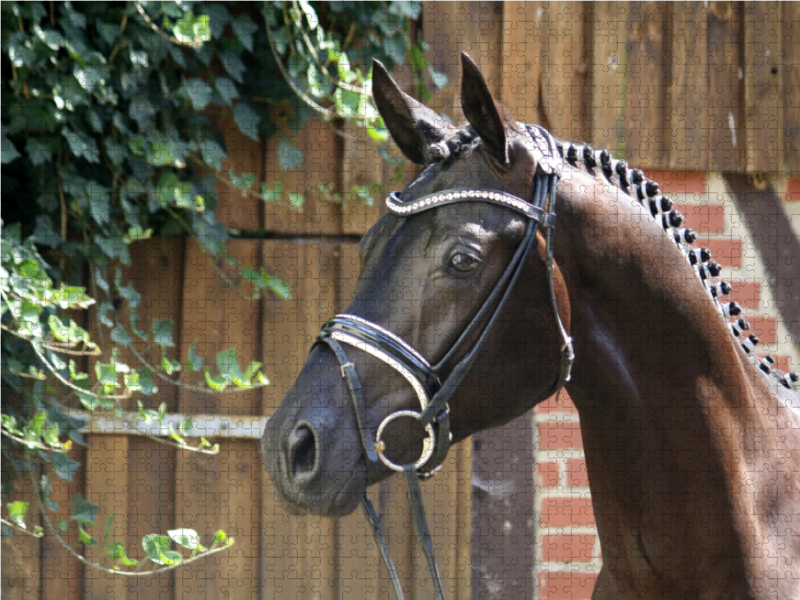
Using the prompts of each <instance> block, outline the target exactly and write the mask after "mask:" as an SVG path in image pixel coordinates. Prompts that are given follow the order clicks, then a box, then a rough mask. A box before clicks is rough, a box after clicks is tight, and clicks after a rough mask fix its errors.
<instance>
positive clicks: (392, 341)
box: [315, 125, 575, 600]
mask: <svg viewBox="0 0 800 600" xmlns="http://www.w3.org/2000/svg"><path fill="white" fill-rule="evenodd" d="M527 131H528V134H529V135H530V137H531V139H532V140H533V142H534V145H535V147H536V150H535V151H534V152H535V154H536V159H537V168H536V174H535V176H534V182H533V191H532V198H531V200H530V201H526V200H523V199H521V198H518V197H517V196H513V195H511V194H508V193H506V192H502V191H496V190H471V189H461V188H459V189H450V190H445V191H442V192H436V193H434V194H430V195H427V196H423V197H420V198H417V199H414V200H409V201H404V200H403V199H402V198H401V196H400V195H399V194H397V193H396V192H392V193H391V194H390V195H389V198H387V200H386V203H387V206H388V209H389V211H390V212H392V213H394V214H396V215H398V216H411V215H415V214H419V213H422V212H425V211H428V210H432V209H435V208H438V207H440V206H445V205H448V204H455V203H462V202H483V203H488V204H494V205H496V206H501V207H504V208H510V209H512V210H514V211H515V212H517V213H520V214H522V215H523V216H524V217H526V219H527V224H526V229H525V235H524V237H523V239H522V241H521V242H520V244H519V246H518V247H517V249H516V251H515V252H514V255H513V257H512V258H511V261H510V262H509V263H508V265H507V266H506V268H505V270H504V271H503V274H502V275H501V276H500V279H499V280H498V281H497V283H496V284H495V286H494V287H493V288H492V291H491V292H490V293H489V296H488V297H487V298H486V300H485V301H484V302H483V304H482V305H481V307H480V309H478V312H477V313H476V314H475V316H474V317H473V318H472V320H471V321H470V323H469V324H468V325H467V327H466V328H465V329H464V331H462V332H461V334H460V335H459V337H458V339H457V340H456V341H455V343H454V344H453V345H452V346H451V347H450V349H449V350H448V351H447V353H446V354H445V355H444V356H443V357H442V358H441V360H439V361H438V362H437V363H436V364H434V365H431V364H430V363H429V362H428V361H427V360H426V359H425V357H423V356H422V355H421V354H420V353H419V352H417V351H416V350H415V349H414V348H413V347H412V346H411V345H410V344H408V343H407V342H406V341H404V340H403V339H401V338H400V337H398V336H396V335H395V334H393V333H392V332H390V331H388V330H386V329H384V328H383V327H381V326H379V325H377V324H375V323H372V322H370V321H367V320H365V319H362V318H360V317H357V316H354V315H348V314H340V315H336V316H335V317H334V318H332V319H331V320H330V321H328V322H327V323H325V325H323V327H322V330H321V331H320V333H319V335H318V336H317V341H316V343H315V345H316V344H326V345H327V346H329V347H330V348H331V350H332V351H333V353H334V354H335V355H336V358H337V360H338V361H339V364H340V365H341V372H342V378H343V379H344V380H345V383H346V384H347V388H348V391H349V393H350V398H351V400H352V402H353V406H354V407H355V413H356V420H357V424H358V430H359V434H360V436H361V443H362V445H363V447H364V452H365V454H366V457H367V461H369V463H371V464H375V463H377V462H378V461H381V462H382V463H383V464H384V465H386V466H387V467H388V468H390V469H392V470H394V471H401V472H403V474H404V476H405V481H406V486H407V494H408V498H409V501H410V502H411V510H412V520H413V524H414V534H415V537H416V539H417V543H419V545H420V546H421V548H422V550H423V553H424V554H425V558H426V561H427V563H428V569H429V571H430V574H431V578H432V580H433V586H434V597H435V598H436V599H437V600H444V598H445V596H444V589H443V587H442V581H441V576H440V574H439V570H438V567H437V565H436V559H435V557H434V554H433V542H432V538H431V534H430V530H429V528H428V523H427V519H426V518H425V508H424V505H423V499H422V491H421V489H420V485H419V480H420V479H427V478H428V477H431V476H432V475H433V474H434V472H435V471H437V470H438V469H439V468H440V467H441V465H442V463H443V462H444V460H445V458H446V457H447V453H448V451H449V449H450V443H451V442H452V438H453V436H452V434H451V432H450V409H449V406H448V404H447V401H448V400H449V399H450V397H451V396H452V395H453V393H454V392H455V390H456V388H457V387H458V385H459V384H460V383H461V382H462V381H463V379H464V377H466V375H467V373H468V372H469V369H470V367H471V366H472V364H473V362H474V361H475V358H476V357H477V355H478V352H479V350H480V348H481V346H482V345H483V342H484V341H485V340H486V338H487V337H488V336H489V333H490V332H491V330H492V328H493V326H494V324H495V323H496V321H497V319H498V318H499V316H500V314H501V313H502V311H503V308H504V307H505V305H506V303H507V301H508V299H509V297H510V296H511V292H512V290H513V289H514V286H515V285H516V283H517V280H518V279H519V276H520V274H521V272H522V270H523V268H524V266H525V263H526V262H527V258H528V256H529V255H530V253H531V250H532V248H533V247H534V245H535V240H536V232H537V231H538V228H539V227H540V226H541V227H542V229H543V232H544V234H545V242H546V250H545V265H546V268H547V280H548V286H549V294H550V301H551V304H552V307H553V312H554V313H555V316H556V321H557V323H558V328H559V332H560V335H561V340H562V345H561V370H560V372H559V376H558V378H557V380H556V382H555V383H554V384H553V386H552V388H551V389H550V391H549V392H548V393H547V396H546V397H549V396H551V395H552V394H554V393H556V392H557V391H558V390H560V389H561V388H562V387H563V386H564V384H566V382H568V381H569V380H570V373H571V370H572V365H573V362H574V360H575V355H574V352H573V348H572V339H571V338H570V336H569V334H568V333H567V331H566V330H565V328H564V325H563V322H562V320H561V316H560V315H559V311H558V304H557V302H556V296H555V289H554V286H553V271H554V268H553V267H554V261H553V246H552V241H551V235H552V231H553V228H554V227H555V222H556V215H555V202H556V183H557V182H558V175H557V172H556V165H557V164H558V162H560V160H559V157H558V154H557V152H556V144H555V140H554V139H553V137H552V136H551V135H550V133H549V132H548V131H547V130H546V129H544V128H543V127H539V126H531V125H528V126H527ZM492 307H494V309H493V310H492ZM487 316H488V319H487ZM484 321H485V324H484V325H483V329H482V331H481V333H480V336H479V337H478V339H477V341H476V342H475V343H474V345H473V346H472V347H471V348H470V349H469V351H467V353H466V354H465V355H464V357H463V358H461V359H460V360H459V361H458V363H456V365H455V367H453V368H452V370H450V373H449V374H448V375H447V377H444V378H443V377H442V373H443V372H444V369H445V367H447V366H448V364H450V363H451V362H452V360H453V359H454V357H455V356H456V355H458V354H459V352H460V351H462V349H463V347H464V345H465V344H466V343H467V341H468V340H469V338H470V337H471V336H472V335H473V334H474V333H475V332H476V331H477V330H478V329H479V328H480V327H481V325H482V324H483V323H484ZM343 344H344V345H347V346H351V347H353V348H356V349H358V350H361V351H363V352H366V353H367V354H370V355H371V356H373V357H375V358H377V359H378V360H380V361H382V362H384V363H385V364H387V365H388V366H389V367H391V368H393V369H394V370H395V371H397V372H398V373H399V374H400V375H402V376H403V378H404V379H405V380H406V381H407V382H408V383H409V385H410V386H411V387H412V389H413V390H414V393H415V394H416V396H417V399H418V400H419V404H420V411H419V412H417V411H414V410H400V411H396V412H394V413H391V414H390V415H389V416H387V417H386V418H385V419H384V420H383V422H382V423H381V424H380V425H379V426H378V430H377V432H376V434H375V438H374V440H373V438H372V437H371V436H370V432H369V422H368V418H367V407H366V401H365V399H364V394H363V391H362V386H361V381H360V380H359V377H358V374H357V373H356V370H355V367H354V366H353V363H352V362H350V360H349V359H348V357H347V353H346V352H345V349H344V346H343ZM401 418H408V419H414V420H416V421H417V422H418V423H419V424H420V425H421V426H422V427H423V428H424V430H425V433H426V437H425V440H424V442H423V447H422V451H421V453H420V455H419V458H418V459H417V460H416V461H415V462H413V463H409V464H404V465H399V464H396V463H394V462H392V461H391V460H390V459H389V458H388V457H387V456H386V449H387V448H386V444H385V442H384V441H383V439H382V436H383V433H384V431H385V429H386V427H387V426H388V425H389V423H391V422H392V421H394V420H396V419H401ZM361 505H362V508H363V510H364V514H365V516H366V518H367V520H368V522H369V524H370V526H371V528H372V533H373V536H374V538H375V541H376V543H377V544H378V549H379V551H380V553H381V556H382V557H383V560H384V563H385V564H386V567H387V569H388V570H389V576H390V578H391V581H392V587H393V588H394V591H395V595H396V596H397V599H398V600H403V590H402V587H401V585H400V578H399V576H398V574H397V570H396V569H395V566H394V563H393V562H392V559H391V556H390V555H389V548H388V546H387V544H386V541H385V540H384V538H383V534H382V533H381V529H380V518H379V517H378V514H377V513H376V511H375V508H374V507H373V505H372V503H371V501H370V500H369V498H368V497H367V495H366V493H365V494H364V496H363V498H362V499H361Z"/></svg>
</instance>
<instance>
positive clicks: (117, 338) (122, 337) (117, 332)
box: [111, 325, 133, 346]
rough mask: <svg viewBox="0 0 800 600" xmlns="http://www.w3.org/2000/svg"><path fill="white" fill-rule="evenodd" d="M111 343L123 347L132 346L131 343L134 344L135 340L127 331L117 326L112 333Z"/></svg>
mask: <svg viewBox="0 0 800 600" xmlns="http://www.w3.org/2000/svg"><path fill="white" fill-rule="evenodd" d="M111 341H112V342H115V343H117V344H122V345H123V346H130V345H131V342H133V338H132V337H131V335H130V334H129V333H128V332H127V331H125V328H124V327H122V326H121V325H117V326H116V327H114V329H113V330H112V331H111Z"/></svg>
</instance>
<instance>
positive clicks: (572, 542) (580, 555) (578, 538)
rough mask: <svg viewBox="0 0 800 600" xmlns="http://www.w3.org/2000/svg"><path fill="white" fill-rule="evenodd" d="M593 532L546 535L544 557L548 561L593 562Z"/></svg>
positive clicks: (543, 545)
mask: <svg viewBox="0 0 800 600" xmlns="http://www.w3.org/2000/svg"><path fill="white" fill-rule="evenodd" d="M595 539H596V536H595V535H594V534H593V533H583V534H577V535H545V536H543V538H542V558H543V559H544V560H545V561H548V562H591V561H593V560H594V542H595Z"/></svg>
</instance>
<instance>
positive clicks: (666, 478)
mask: <svg viewBox="0 0 800 600" xmlns="http://www.w3.org/2000/svg"><path fill="white" fill-rule="evenodd" d="M558 202H559V204H558V205H559V208H558V225H557V229H556V231H557V233H556V234H555V240H556V245H555V256H556V261H557V262H558V263H559V265H560V268H561V269H562V272H564V274H565V278H566V281H567V286H568V290H569V297H570V304H571V313H572V336H573V338H574V343H575V354H576V362H575V367H574V370H573V379H572V382H571V384H570V385H569V387H568V391H569V393H570V395H571V397H572V399H573V401H574V402H575V405H576V407H577V408H578V411H579V414H580V417H581V430H582V433H583V437H584V446H585V452H586V459H587V465H588V468H589V477H590V482H591V486H592V495H593V500H594V505H595V511H596V513H597V516H598V526H599V527H600V531H601V536H602V535H603V530H604V528H605V530H606V533H607V534H608V535H611V538H608V537H606V539H612V538H613V536H614V535H617V534H618V535H619V536H622V537H620V538H618V539H622V538H623V537H624V536H626V535H633V534H632V533H631V532H632V531H639V532H640V534H639V535H641V532H642V531H649V530H650V529H652V528H654V527H655V528H658V527H659V526H660V525H658V523H655V522H654V521H653V517H652V515H653V514H660V515H663V514H664V512H665V511H667V512H669V511H670V510H674V511H677V512H676V518H675V519H674V521H670V522H672V523H675V524H678V523H680V524H681V525H682V526H684V525H685V526H686V527H691V526H692V525H695V526H702V523H699V522H698V523H693V519H694V518H693V517H685V518H683V520H681V519H680V518H678V517H679V515H681V514H683V515H686V514H688V513H687V512H686V511H687V510H690V509H689V507H687V504H691V503H692V502H694V501H693V500H692V499H691V498H702V502H703V503H706V504H705V505H704V506H705V508H702V513H703V514H706V513H707V512H708V508H707V507H708V506H709V504H707V503H712V504H711V505H713V506H716V507H718V508H717V510H719V511H720V512H721V513H722V514H723V515H724V518H723V521H725V520H727V521H728V522H727V525H725V524H723V525H722V526H723V527H727V528H729V529H730V531H732V532H737V531H738V532H742V531H744V530H745V529H746V523H745V522H738V521H737V519H738V517H736V516H735V514H734V513H735V510H734V509H738V508H745V509H747V508H748V507H742V506H735V505H737V504H739V503H741V502H745V503H747V502H754V501H755V500H754V498H755V494H752V495H750V496H749V497H744V496H743V495H741V494H737V493H736V492H735V490H736V489H737V486H739V487H740V486H743V485H744V486H745V487H746V488H748V489H751V488H752V487H753V482H752V481H746V476H745V467H744V465H746V464H750V463H751V461H750V460H749V459H750V458H751V457H752V456H753V455H754V454H755V453H756V452H757V451H758V441H757V440H758V438H759V436H762V442H761V443H764V442H763V435H764V432H765V431H767V430H768V429H769V428H770V423H769V422H768V420H767V419H766V418H765V417H764V416H763V414H762V411H761V410H760V409H761V408H762V405H770V404H771V405H772V406H776V405H777V402H774V400H775V396H774V393H773V392H772V391H771V390H770V389H769V386H767V385H766V383H765V378H763V377H762V376H761V374H760V373H758V371H757V370H755V369H754V368H753V366H752V364H751V363H750V361H749V360H748V359H747V356H746V355H745V354H744V351H743V350H742V349H741V348H740V347H739V345H738V341H737V340H736V339H735V338H734V337H733V335H731V332H730V329H729V324H728V323H726V321H725V320H724V319H723V317H722V316H721V315H720V313H719V310H718V308H717V306H716V305H715V304H714V302H713V300H712V298H711V297H710V295H709V294H708V293H707V291H706V289H705V287H704V286H703V284H702V283H701V281H700V279H699V278H698V277H697V276H696V274H695V272H694V271H693V269H692V267H691V265H690V264H689V262H688V261H687V260H686V258H685V256H684V255H683V254H682V252H681V250H680V249H679V248H678V247H677V246H676V245H675V244H674V243H673V241H672V240H671V239H670V238H669V237H668V236H667V235H666V234H665V233H664V232H663V230H662V229H661V227H660V225H659V224H657V223H656V222H654V221H653V219H652V218H651V217H650V215H649V214H646V213H645V212H644V211H643V210H641V207H640V206H639V205H638V204H636V203H634V202H632V200H631V198H630V197H628V196H626V195H622V194H618V193H616V190H611V189H609V188H607V187H605V188H604V187H603V186H601V185H599V184H597V183H596V182H595V181H594V180H593V179H592V178H590V177H589V176H587V175H585V174H583V173H576V174H574V175H573V176H572V177H564V179H563V180H562V183H561V184H560V192H559V199H558ZM569 232H580V234H579V235H570V233H569ZM665 494H674V495H675V498H674V500H675V501H674V502H671V503H669V507H665V504H664V503H663V499H664V496H665ZM692 494H694V495H692ZM748 498H749V499H748ZM670 507H671V508H670ZM654 511H655V512H654ZM744 514H753V511H752V510H745V511H744ZM648 519H649V520H650V522H648ZM668 521H669V519H668ZM662 525H663V523H662ZM623 530H625V531H623ZM614 539H617V538H614ZM637 543H639V542H638V541H637ZM628 548H630V546H629V545H626V544H623V543H621V544H620V547H619V548H618V549H617V550H616V551H619V552H624V551H627V550H625V549H628ZM608 551H614V550H611V549H609V550H608ZM606 552H607V549H606V548H605V547H604V554H606ZM685 556H687V557H688V556H689V554H686V555H685Z"/></svg>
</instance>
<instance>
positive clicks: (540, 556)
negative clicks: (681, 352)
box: [533, 172, 800, 600]
mask: <svg viewBox="0 0 800 600" xmlns="http://www.w3.org/2000/svg"><path fill="white" fill-rule="evenodd" d="M648 176H649V177H651V178H652V179H654V180H656V181H658V182H659V183H660V184H661V188H662V190H663V191H664V193H665V194H669V195H670V196H671V197H672V198H673V200H674V201H675V203H676V204H677V207H678V209H679V210H680V211H681V212H682V213H683V214H684V215H685V217H686V225H687V226H688V227H690V228H691V229H694V230H695V231H697V233H698V242H696V243H695V245H696V246H697V247H703V246H705V247H708V248H709V249H711V251H712V254H713V256H714V260H716V261H717V262H718V263H719V264H720V265H722V267H723V271H722V276H721V277H720V279H724V280H726V281H729V282H730V283H731V284H732V286H733V293H732V294H731V298H732V299H733V300H735V301H736V302H738V303H739V304H741V305H742V307H743V309H744V314H745V315H746V316H747V319H748V321H749V322H750V325H751V330H752V332H754V333H755V334H756V335H757V336H758V337H759V338H760V339H761V343H760V344H759V348H758V353H759V355H765V354H772V355H774V356H775V357H776V358H777V362H778V366H779V367H780V368H782V369H783V370H791V371H798V370H800V353H799V352H798V349H797V347H796V346H794V345H793V344H792V342H791V338H790V336H789V332H788V331H787V328H786V325H785V324H784V323H783V322H782V321H781V316H780V315H779V314H778V310H777V308H776V302H775V298H774V297H773V294H772V292H771V290H770V286H769V285H768V283H767V281H766V280H765V277H766V275H765V269H764V265H763V260H762V257H761V256H760V255H759V253H758V251H757V250H756V248H755V245H754V244H753V243H751V241H750V237H751V236H750V234H749V232H748V229H747V226H746V224H745V222H744V219H743V217H742V215H741V214H739V212H738V211H737V209H736V204H735V203H734V201H733V199H732V197H731V196H730V194H729V192H728V190H727V188H726V186H725V183H724V181H723V178H722V175H721V174H719V173H708V174H705V173H683V172H650V173H648ZM771 184H772V185H773V186H774V187H775V189H776V190H777V191H778V193H779V194H780V197H781V199H782V209H783V212H784V213H785V214H786V215H787V217H788V218H789V219H790V221H791V225H792V229H793V231H794V234H795V236H797V237H798V238H800V179H791V180H789V179H785V178H784V179H778V180H773V181H772V182H771ZM796 273H797V277H798V278H800V267H798V268H797V270H796ZM578 360H580V357H578ZM533 421H534V427H533V441H534V445H533V457H534V461H535V471H534V475H535V484H536V488H535V490H536V500H535V503H536V510H535V514H536V515H537V521H536V534H535V545H534V556H535V563H534V564H535V580H536V582H537V583H538V585H537V588H536V591H535V595H534V596H535V598H538V599H540V600H579V599H584V598H590V597H591V595H592V589H593V586H594V582H595V579H596V577H597V573H599V571H600V568H601V566H602V555H601V552H600V542H599V540H598V539H597V531H596V529H595V523H594V514H593V512H592V504H591V494H590V492H589V480H588V475H587V473H586V463H585V461H584V454H583V443H582V440H581V435H580V423H579V419H578V413H577V411H576V410H575V407H574V405H573V404H572V401H571V400H570V399H569V396H568V395H567V394H566V393H565V392H562V393H561V394H560V396H559V397H557V398H551V399H549V400H548V401H546V402H544V403H542V404H540V405H539V406H537V407H536V409H535V411H534V413H533Z"/></svg>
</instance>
